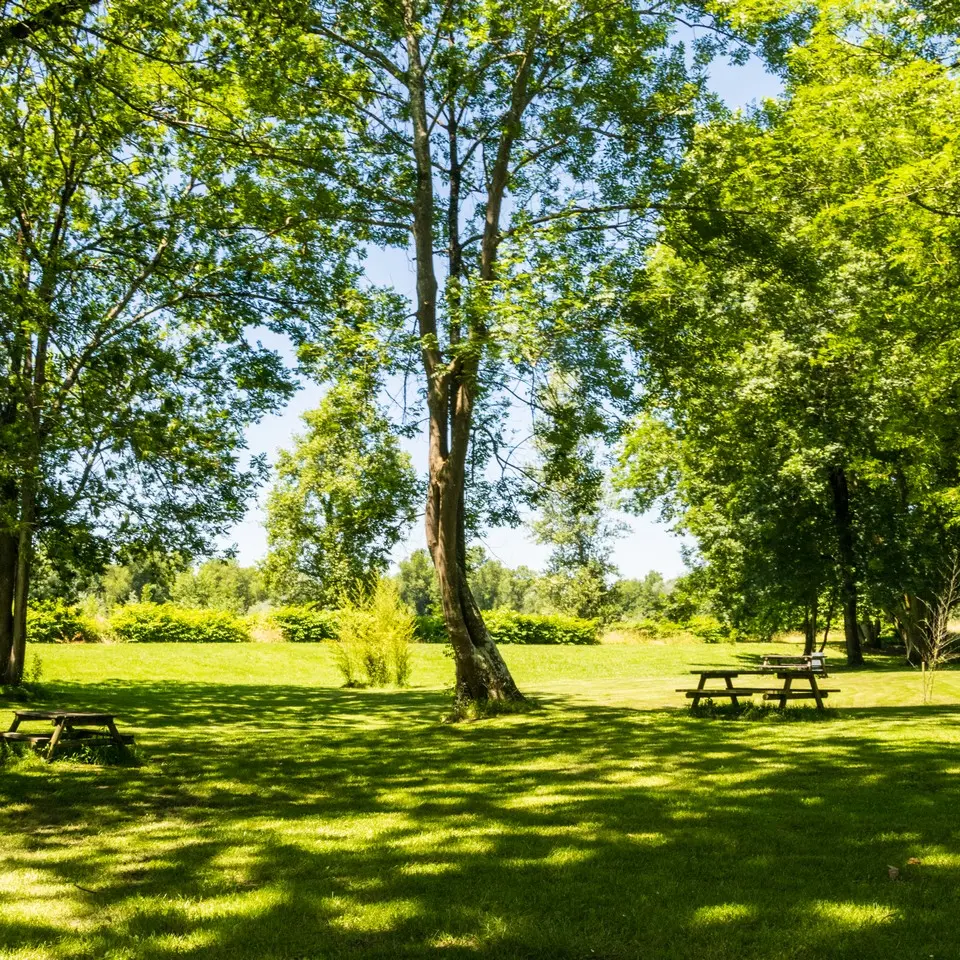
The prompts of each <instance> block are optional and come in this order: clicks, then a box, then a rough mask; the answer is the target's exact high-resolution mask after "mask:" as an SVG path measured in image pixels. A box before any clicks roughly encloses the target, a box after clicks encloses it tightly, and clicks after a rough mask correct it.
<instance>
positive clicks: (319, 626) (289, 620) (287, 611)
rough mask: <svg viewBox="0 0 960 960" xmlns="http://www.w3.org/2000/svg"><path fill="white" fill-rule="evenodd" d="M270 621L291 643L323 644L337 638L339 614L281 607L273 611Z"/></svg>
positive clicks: (331, 611) (303, 608) (309, 608)
mask: <svg viewBox="0 0 960 960" xmlns="http://www.w3.org/2000/svg"><path fill="white" fill-rule="evenodd" d="M269 619H270V620H271V622H273V623H274V624H276V625H277V626H278V627H279V628H280V633H281V635H282V636H283V639H284V640H286V641H288V642H289V643H321V642H322V641H324V640H333V639H335V638H336V636H337V632H338V629H339V627H338V624H339V612H338V611H336V610H316V609H314V608H313V607H296V606H287V607H280V608H279V609H277V610H271V611H270V613H269Z"/></svg>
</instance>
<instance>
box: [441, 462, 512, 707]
mask: <svg viewBox="0 0 960 960" xmlns="http://www.w3.org/2000/svg"><path fill="white" fill-rule="evenodd" d="M439 459H440V458H439V457H434V451H433V450H431V457H430V465H431V469H430V493H429V499H428V502H427V511H426V533H427V545H428V547H429V550H430V555H431V556H432V557H433V563H434V566H435V567H436V570H437V580H438V584H439V588H440V602H441V604H442V607H443V619H444V622H445V623H446V627H447V633H448V634H449V636H450V642H451V644H452V646H453V652H454V660H455V663H456V697H457V699H458V700H460V701H490V700H493V701H519V700H523V695H522V694H521V693H520V691H519V690H518V689H517V685H516V683H514V680H513V677H512V676H511V674H510V670H509V668H508V667H507V665H506V663H505V662H504V659H503V657H502V656H501V655H500V651H499V650H498V649H497V645H496V644H495V643H494V642H493V640H492V639H491V637H490V634H489V633H488V632H487V628H486V626H485V624H484V622H483V617H482V616H481V614H480V610H479V608H478V607H477V604H476V601H475V600H474V598H473V593H472V592H471V590H470V586H469V584H468V582H467V570H466V537H465V530H464V511H463V472H462V468H461V470H459V471H458V470H456V469H451V468H453V467H455V464H454V463H453V462H452V461H451V458H450V456H449V455H448V456H447V458H445V459H444V460H443V462H442V463H439V464H437V460H439ZM458 474H459V476H458ZM458 481H459V482H458Z"/></svg>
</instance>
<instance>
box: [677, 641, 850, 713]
mask: <svg viewBox="0 0 960 960" xmlns="http://www.w3.org/2000/svg"><path fill="white" fill-rule="evenodd" d="M690 672H691V673H692V674H699V676H700V681H699V683H698V684H697V686H696V688H695V689H692V690H691V689H689V688H686V687H681V688H678V689H677V693H683V694H686V696H687V699H689V700H692V701H693V703H692V704H691V706H693V707H695V706H697V704H699V703H700V701H701V700H706V699H709V698H712V697H727V698H729V699H730V702H731V703H732V704H733V705H734V706H739V704H740V698H741V697H752V696H753V695H754V694H756V693H759V694H762V695H763V699H764V700H777V701H779V708H780V709H781V710H782V709H783V708H784V707H786V705H787V701H788V700H814V701H816V705H817V709H818V710H823V709H825V708H824V703H823V701H824V700H826V699H827V697H828V696H829V695H830V694H831V693H840V691H839V690H836V689H831V690H827V689H825V688H823V687H821V686H820V685H819V684H818V683H817V677H825V676H827V671H826V664H825V662H824V657H823V655H822V654H815V655H813V656H800V657H788V656H777V655H769V656H765V657H764V658H763V664H762V665H761V667H760V669H759V670H717V669H714V668H712V667H710V668H707V669H704V670H691V671H690ZM771 674H772V675H774V676H776V678H777V679H778V680H780V681H782V683H781V685H780V686H779V687H773V686H763V687H760V686H750V685H744V684H735V683H734V682H733V681H734V679H736V678H739V677H749V676H754V677H755V676H770V675H771ZM708 680H723V682H724V685H723V686H722V687H708V686H707V681H708ZM794 680H806V681H807V683H808V685H809V689H801V690H797V689H794V687H793V681H794Z"/></svg>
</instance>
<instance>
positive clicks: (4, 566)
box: [0, 531, 17, 684]
mask: <svg viewBox="0 0 960 960" xmlns="http://www.w3.org/2000/svg"><path fill="white" fill-rule="evenodd" d="M16 584H17V538H16V536H15V534H13V533H10V532H9V531H4V532H3V533H0V683H4V684H5V683H8V682H9V681H8V680H7V667H8V665H9V663H10V654H11V653H12V651H13V595H14V591H15V589H16Z"/></svg>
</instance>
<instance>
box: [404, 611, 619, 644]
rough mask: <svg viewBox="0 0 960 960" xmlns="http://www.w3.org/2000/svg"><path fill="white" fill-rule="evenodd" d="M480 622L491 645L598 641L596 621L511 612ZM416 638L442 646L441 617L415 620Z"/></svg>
mask: <svg viewBox="0 0 960 960" xmlns="http://www.w3.org/2000/svg"><path fill="white" fill-rule="evenodd" d="M483 620H484V623H486V625H487V630H489V631H490V636H491V637H492V638H493V641H494V642H495V643H498V644H500V643H523V644H535V643H542V644H566V645H577V646H586V645H588V644H593V643H599V642H600V621H599V620H582V619H580V618H579V617H568V616H565V615H564V614H559V613H551V614H535V613H517V612H516V611H514V610H489V611H487V612H486V613H484V614H483ZM415 634H416V639H417V640H419V641H420V643H446V641H447V628H446V627H445V626H444V623H443V617H441V616H434V615H428V616H423V617H417V622H416V630H415Z"/></svg>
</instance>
